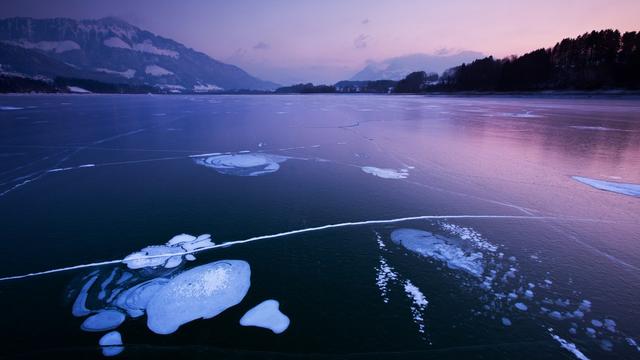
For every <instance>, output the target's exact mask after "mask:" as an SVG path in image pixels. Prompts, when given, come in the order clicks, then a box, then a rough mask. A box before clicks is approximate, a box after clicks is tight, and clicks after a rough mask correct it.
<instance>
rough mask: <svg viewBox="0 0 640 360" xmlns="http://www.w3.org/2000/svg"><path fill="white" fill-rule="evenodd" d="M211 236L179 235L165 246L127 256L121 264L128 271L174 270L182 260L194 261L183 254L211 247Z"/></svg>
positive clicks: (156, 246)
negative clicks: (161, 268)
mask: <svg viewBox="0 0 640 360" xmlns="http://www.w3.org/2000/svg"><path fill="white" fill-rule="evenodd" d="M213 245H214V243H213V242H212V241H211V235H209V234H203V235H200V236H198V237H195V236H192V235H187V234H181V235H176V236H174V237H173V238H171V239H170V240H169V241H168V242H167V243H166V244H165V245H152V246H147V247H145V248H143V249H142V250H140V251H136V252H134V253H131V254H129V255H127V256H126V257H125V258H124V260H123V262H124V263H125V264H126V265H127V266H128V267H129V269H141V268H147V267H158V266H163V267H165V268H174V267H176V266H179V265H180V264H181V263H182V261H183V258H184V259H186V260H195V257H194V256H193V255H191V254H188V255H191V256H188V257H187V256H184V255H187V254H185V253H187V252H190V251H195V250H199V249H203V248H207V247H210V246H213Z"/></svg>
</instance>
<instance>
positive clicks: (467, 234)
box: [440, 222, 515, 260]
mask: <svg viewBox="0 0 640 360" xmlns="http://www.w3.org/2000/svg"><path fill="white" fill-rule="evenodd" d="M440 227H441V228H442V229H443V230H445V231H447V232H449V233H450V234H452V235H455V236H458V237H459V238H460V239H462V240H466V241H470V242H471V243H472V244H473V245H474V246H475V247H477V248H478V249H481V250H488V251H491V252H495V251H496V250H498V247H497V246H496V245H493V244H491V243H490V242H489V241H487V240H486V239H485V238H484V237H483V236H482V235H481V234H480V233H479V232H477V231H475V230H474V229H472V228H468V227H463V226H459V225H455V224H450V223H447V222H441V223H440ZM514 260H515V258H514Z"/></svg>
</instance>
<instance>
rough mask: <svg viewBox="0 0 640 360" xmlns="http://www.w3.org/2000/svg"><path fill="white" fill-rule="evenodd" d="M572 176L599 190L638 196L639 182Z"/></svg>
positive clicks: (639, 190)
mask: <svg viewBox="0 0 640 360" xmlns="http://www.w3.org/2000/svg"><path fill="white" fill-rule="evenodd" d="M572 178H573V179H574V180H576V181H579V182H581V183H583V184H587V185H589V186H592V187H594V188H596V189H599V190H605V191H611V192H615V193H618V194H623V195H629V196H637V197H640V184H625V183H619V182H613V181H604V180H596V179H590V178H586V177H582V176H572Z"/></svg>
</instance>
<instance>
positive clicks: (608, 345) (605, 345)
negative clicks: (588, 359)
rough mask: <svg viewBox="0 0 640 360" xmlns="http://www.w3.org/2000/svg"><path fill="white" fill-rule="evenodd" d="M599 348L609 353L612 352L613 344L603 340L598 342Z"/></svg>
mask: <svg viewBox="0 0 640 360" xmlns="http://www.w3.org/2000/svg"><path fill="white" fill-rule="evenodd" d="M600 348H601V349H602V350H604V351H611V350H613V343H612V342H611V340H607V339H603V340H602V341H600Z"/></svg>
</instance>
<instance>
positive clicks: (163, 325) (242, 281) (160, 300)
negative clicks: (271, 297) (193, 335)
mask: <svg viewBox="0 0 640 360" xmlns="http://www.w3.org/2000/svg"><path fill="white" fill-rule="evenodd" d="M250 277H251V270H250V268H249V264H248V263H247V262H245V261H241V260H223V261H217V262H214V263H210V264H207V265H202V266H198V267H195V268H193V269H190V270H187V271H185V272H183V273H181V274H180V275H178V276H176V277H175V278H173V279H171V281H169V283H168V284H166V285H165V286H163V287H162V288H161V289H160V290H159V291H158V292H157V293H156V294H155V295H154V296H153V297H152V298H151V300H150V301H149V304H148V306H147V317H148V318H147V326H148V327H149V329H150V330H151V331H153V332H155V333H157V334H171V333H173V332H175V331H176V330H178V328H179V327H180V326H181V325H183V324H186V323H188V322H191V321H193V320H196V319H209V318H212V317H214V316H216V315H218V314H220V313H221V312H223V311H224V310H226V309H227V308H229V307H231V306H234V305H236V304H238V303H240V301H242V299H243V298H244V297H245V295H246V294H247V291H248V290H249V286H250Z"/></svg>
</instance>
